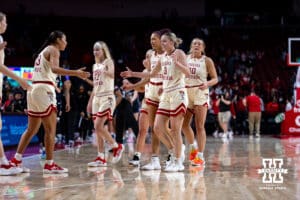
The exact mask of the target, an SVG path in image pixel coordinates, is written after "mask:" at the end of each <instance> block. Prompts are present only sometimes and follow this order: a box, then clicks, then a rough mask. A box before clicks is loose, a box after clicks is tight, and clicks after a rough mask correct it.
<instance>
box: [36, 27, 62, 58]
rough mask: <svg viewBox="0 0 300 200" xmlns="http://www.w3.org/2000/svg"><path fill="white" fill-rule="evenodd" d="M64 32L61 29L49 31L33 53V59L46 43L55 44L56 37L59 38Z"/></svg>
mask: <svg viewBox="0 0 300 200" xmlns="http://www.w3.org/2000/svg"><path fill="white" fill-rule="evenodd" d="M64 35H65V34H64V33H63V32H62V31H53V32H51V33H50V35H49V37H48V38H47V39H46V40H45V42H44V43H43V45H42V46H41V47H40V48H39V50H38V51H37V52H35V53H34V54H33V59H36V58H37V56H38V55H39V53H40V52H41V51H42V50H43V49H44V48H45V47H47V46H48V45H51V44H55V43H56V41H57V39H61V38H62V37H63V36H64Z"/></svg>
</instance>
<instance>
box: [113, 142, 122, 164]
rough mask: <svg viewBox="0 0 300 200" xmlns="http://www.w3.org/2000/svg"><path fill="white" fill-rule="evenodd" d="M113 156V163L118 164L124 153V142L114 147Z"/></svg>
mask: <svg viewBox="0 0 300 200" xmlns="http://www.w3.org/2000/svg"><path fill="white" fill-rule="evenodd" d="M112 150H113V158H112V161H111V162H112V163H113V164H116V163H117V162H119V161H120V159H121V157H122V153H123V151H124V145H123V144H118V147H116V148H113V149H112Z"/></svg>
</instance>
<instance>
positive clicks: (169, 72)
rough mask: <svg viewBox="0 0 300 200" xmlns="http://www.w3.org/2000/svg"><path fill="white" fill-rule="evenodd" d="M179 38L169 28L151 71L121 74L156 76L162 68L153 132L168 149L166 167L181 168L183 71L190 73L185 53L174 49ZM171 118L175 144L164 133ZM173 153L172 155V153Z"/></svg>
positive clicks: (183, 110) (127, 75) (183, 107)
mask: <svg viewBox="0 0 300 200" xmlns="http://www.w3.org/2000/svg"><path fill="white" fill-rule="evenodd" d="M181 43H182V40H181V39H179V38H177V37H176V35H175V34H174V33H172V32H168V33H164V34H163V35H162V36H161V46H162V49H163V50H164V52H165V53H164V55H163V56H162V57H161V58H160V59H159V60H158V62H157V65H156V66H155V67H154V69H153V70H152V71H151V72H150V73H145V72H142V73H140V72H131V71H125V72H122V73H121V75H122V76H123V77H131V76H133V77H140V78H143V77H149V76H150V77H155V76H156V75H157V74H158V73H159V72H160V71H161V70H162V74H163V86H162V88H163V91H162V94H161V98H160V102H159V106H158V110H157V112H156V114H157V116H156V117H155V122H154V132H155V134H156V135H157V136H158V137H159V139H160V141H161V142H162V143H163V144H164V145H165V146H166V147H167V148H168V150H169V153H171V162H170V163H169V164H167V165H166V168H165V171H167V172H177V171H183V170H184V166H183V163H182V161H183V160H182V159H181V154H182V152H181V148H182V137H181V128H182V123H183V119H184V115H185V112H186V106H187V103H188V99H187V93H186V88H185V81H184V77H185V76H184V75H187V76H188V75H189V74H190V73H189V69H188V67H187V63H186V55H185V53H184V52H183V51H182V50H179V49H177V47H178V46H179V44H181ZM169 121H170V125H171V134H172V136H173V137H174V144H173V142H172V140H170V138H168V136H167V134H166V133H167V132H168V129H167V127H166V124H167V123H168V122H169ZM174 154H175V155H174Z"/></svg>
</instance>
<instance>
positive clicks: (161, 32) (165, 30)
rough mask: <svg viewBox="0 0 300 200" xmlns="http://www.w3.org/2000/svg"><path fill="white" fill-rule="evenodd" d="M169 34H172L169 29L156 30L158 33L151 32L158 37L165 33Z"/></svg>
mask: <svg viewBox="0 0 300 200" xmlns="http://www.w3.org/2000/svg"><path fill="white" fill-rule="evenodd" d="M170 32H172V31H171V29H169V28H164V29H160V30H158V31H153V32H152V34H155V35H157V36H158V37H161V36H162V35H163V34H165V33H170Z"/></svg>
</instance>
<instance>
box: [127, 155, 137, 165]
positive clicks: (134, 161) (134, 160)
mask: <svg viewBox="0 0 300 200" xmlns="http://www.w3.org/2000/svg"><path fill="white" fill-rule="evenodd" d="M129 164H130V165H133V166H136V167H138V166H140V158H139V157H138V156H137V155H134V156H133V158H132V159H131V160H130V161H129Z"/></svg>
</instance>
